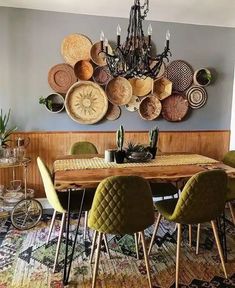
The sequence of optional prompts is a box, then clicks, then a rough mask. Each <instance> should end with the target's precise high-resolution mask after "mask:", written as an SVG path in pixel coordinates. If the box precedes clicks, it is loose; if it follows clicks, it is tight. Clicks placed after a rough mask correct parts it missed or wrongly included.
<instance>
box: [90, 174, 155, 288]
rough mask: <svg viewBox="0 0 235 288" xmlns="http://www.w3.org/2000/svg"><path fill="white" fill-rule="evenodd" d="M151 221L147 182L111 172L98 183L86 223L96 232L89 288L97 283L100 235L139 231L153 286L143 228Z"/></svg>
mask: <svg viewBox="0 0 235 288" xmlns="http://www.w3.org/2000/svg"><path fill="white" fill-rule="evenodd" d="M153 223H154V211H153V200H152V193H151V189H150V185H149V183H148V182H147V181H145V180H144V179H143V178H141V177H137V176H112V177H108V178H106V179H104V180H103V181H102V182H101V183H100V184H99V186H98V187H97V189H96V193H95V197H94V200H93V203H92V207H91V210H90V213H89V217H88V226H89V227H90V228H91V229H93V230H95V231H96V232H95V236H94V238H96V235H97V233H98V241H97V250H96V260H95V266H94V271H93V279H92V288H94V287H95V285H96V276H97V270H98V265H99V254H100V245H101V239H102V235H103V234H113V235H120V234H121V235H122V234H134V233H138V232H139V233H140V235H141V240H142V245H143V251H144V258H145V264H146V269H147V275H148V281H149V287H152V282H151V278H150V269H149V260H148V255H147V251H146V245H145V239H144V230H145V229H146V228H147V227H149V226H151V225H152V224H153ZM95 241H96V239H95V240H94V242H95ZM94 245H95V244H94Z"/></svg>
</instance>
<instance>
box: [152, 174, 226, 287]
mask: <svg viewBox="0 0 235 288" xmlns="http://www.w3.org/2000/svg"><path fill="white" fill-rule="evenodd" d="M226 193H227V175H226V173H225V172H224V171H222V170H210V171H205V172H200V173H197V174H196V175H194V176H192V177H191V178H190V179H189V180H188V182H187V183H186V185H185V187H184V188H183V190H182V193H181V195H180V197H179V200H177V199H170V200H165V201H159V202H156V203H155V206H156V209H157V210H158V211H159V215H161V216H163V217H164V218H165V219H167V220H169V221H172V222H175V223H177V228H178V235H177V252H176V286H175V287H176V288H178V287H179V255H180V242H181V229H182V224H198V223H204V222H208V221H210V222H211V226H212V229H213V232H214V236H215V240H216V245H217V248H218V252H219V256H220V259H221V263H222V267H223V270H224V274H225V277H226V278H227V273H226V268H225V264H224V258H223V252H222V248H221V244H220V240H219V236H218V230H217V225H216V221H215V219H216V218H217V217H219V216H220V214H221V213H222V212H223V210H224V207H225V201H226ZM160 219H161V218H159V221H158V222H157V223H156V226H157V228H158V225H159V222H160ZM156 226H155V228H156ZM157 228H156V229H154V230H155V234H153V236H152V237H153V238H155V235H156V232H157ZM151 248H152V246H150V247H149V253H150V251H151Z"/></svg>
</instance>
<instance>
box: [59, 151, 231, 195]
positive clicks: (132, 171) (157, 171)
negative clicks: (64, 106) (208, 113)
mask: <svg viewBox="0 0 235 288" xmlns="http://www.w3.org/2000/svg"><path fill="white" fill-rule="evenodd" d="M93 157H103V155H97V154H96V155H79V156H74V155H68V156H62V157H59V158H57V159H56V160H63V159H65V160H67V159H79V158H80V159H81V158H93ZM216 168H219V169H224V170H225V171H226V172H227V173H228V174H229V175H235V169H234V168H232V167H230V166H227V165H225V164H223V163H220V162H218V163H215V164H205V165H204V164H200V165H196V164H194V165H171V166H154V167H153V166H149V167H128V168H108V169H106V168H102V169H97V168H96V169H84V170H58V171H56V172H55V173H54V184H55V187H56V189H58V190H60V189H66V188H70V187H74V186H79V187H81V188H93V187H97V185H98V184H99V183H100V182H101V181H102V180H103V179H105V178H107V177H109V176H117V175H125V176H128V175H136V176H141V177H144V178H145V179H147V180H149V181H153V182H154V181H159V180H161V181H162V180H163V181H172V182H173V181H176V180H180V179H185V178H190V177H191V176H192V175H194V174H196V173H198V172H201V171H206V170H208V169H216Z"/></svg>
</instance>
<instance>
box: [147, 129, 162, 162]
mask: <svg viewBox="0 0 235 288" xmlns="http://www.w3.org/2000/svg"><path fill="white" fill-rule="evenodd" d="M158 135H159V128H158V127H157V126H156V127H155V128H154V129H151V130H150V131H149V146H148V147H147V149H148V151H149V152H150V153H151V154H152V155H153V157H152V159H154V158H155V156H156V153H157V142H158Z"/></svg>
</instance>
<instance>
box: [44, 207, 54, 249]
mask: <svg viewBox="0 0 235 288" xmlns="http://www.w3.org/2000/svg"><path fill="white" fill-rule="evenodd" d="M55 217H56V210H54V212H53V215H52V218H51V225H50V229H49V232H48V235H47V242H46V244H48V242H49V240H50V237H51V232H52V229H53V226H54V223H55Z"/></svg>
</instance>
